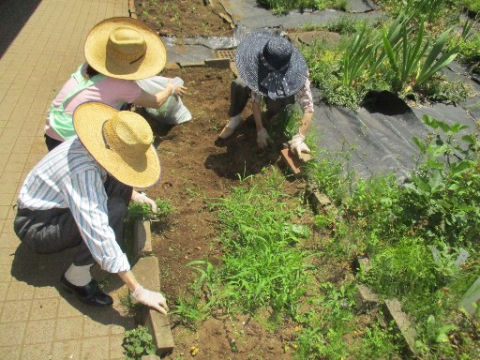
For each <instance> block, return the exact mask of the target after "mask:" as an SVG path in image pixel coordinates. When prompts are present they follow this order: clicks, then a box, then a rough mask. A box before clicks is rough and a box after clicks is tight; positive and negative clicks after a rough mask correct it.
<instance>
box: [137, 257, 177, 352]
mask: <svg viewBox="0 0 480 360" xmlns="http://www.w3.org/2000/svg"><path fill="white" fill-rule="evenodd" d="M133 272H134V274H135V277H136V278H137V280H138V282H139V283H140V284H142V286H143V287H145V288H146V289H149V290H152V291H160V275H159V273H160V268H159V265H158V259H157V258H156V257H154V256H147V257H142V258H140V259H139V260H138V261H137V263H136V264H135V266H134V267H133ZM137 322H139V323H140V324H141V325H144V326H146V327H148V329H149V331H150V333H151V334H152V337H153V341H154V343H155V345H156V346H157V348H158V350H157V355H159V356H163V355H165V354H168V353H170V352H171V351H172V350H173V348H174V341H173V335H172V332H171V328H170V324H169V321H168V317H167V316H166V315H163V314H160V313H159V312H157V311H155V310H152V309H150V308H148V307H143V308H142V311H141V312H140V314H138V316H137Z"/></svg>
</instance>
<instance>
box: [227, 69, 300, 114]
mask: <svg viewBox="0 0 480 360" xmlns="http://www.w3.org/2000/svg"><path fill="white" fill-rule="evenodd" d="M251 91H252V90H250V88H249V87H248V86H247V84H245V82H244V81H243V80H242V79H240V78H236V79H235V80H233V81H232V83H231V84H230V109H229V110H228V116H230V117H233V116H236V115H239V114H241V113H242V111H243V109H245V106H246V105H247V102H248V99H250V96H251ZM294 102H295V97H294V96H289V97H287V98H283V99H277V100H272V99H270V98H268V97H265V104H266V106H267V111H268V115H267V116H268V117H272V116H274V115H276V114H278V113H279V112H280V111H282V110H283V109H284V108H285V107H286V106H287V105H290V104H293V103H294Z"/></svg>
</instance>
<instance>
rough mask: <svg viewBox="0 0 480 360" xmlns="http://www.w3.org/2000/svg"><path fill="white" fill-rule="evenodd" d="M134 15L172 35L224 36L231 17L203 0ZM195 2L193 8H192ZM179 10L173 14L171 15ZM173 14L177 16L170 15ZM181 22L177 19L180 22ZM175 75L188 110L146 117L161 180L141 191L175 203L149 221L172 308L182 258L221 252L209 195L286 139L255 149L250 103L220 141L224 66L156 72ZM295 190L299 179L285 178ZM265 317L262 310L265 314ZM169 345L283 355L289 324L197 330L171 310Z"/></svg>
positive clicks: (227, 324) (275, 158) (207, 325)
mask: <svg viewBox="0 0 480 360" xmlns="http://www.w3.org/2000/svg"><path fill="white" fill-rule="evenodd" d="M135 7H136V13H137V16H138V18H139V20H141V21H143V22H145V23H146V24H148V25H149V26H151V27H152V28H153V29H155V30H157V31H158V32H159V33H160V34H161V35H175V36H177V37H182V36H184V37H191V36H197V35H202V36H228V35H229V34H231V29H230V24H229V23H227V22H226V21H224V20H223V18H221V17H220V16H219V15H218V14H219V13H220V12H221V11H222V9H221V8H219V7H218V5H215V2H213V3H212V5H210V6H205V5H204V1H203V0H190V1H178V0H177V1H161V2H160V1H156V2H154V1H148V0H135ZM193 9H195V11H193ZM177 14H180V15H177ZM178 16H180V19H178V18H177V17H178ZM180 25H181V26H180ZM162 75H163V76H168V77H175V76H179V77H181V78H182V79H183V80H184V82H185V86H186V87H187V88H188V95H186V96H184V97H183V102H184V104H185V105H186V106H187V107H188V109H189V110H190V111H191V113H192V115H193V119H192V120H191V121H189V122H187V123H184V124H181V125H176V126H165V125H161V124H158V123H155V122H154V121H152V120H149V122H150V124H151V126H152V128H153V130H154V133H155V135H156V136H157V143H158V153H159V156H160V160H161V163H162V180H161V181H160V183H159V184H158V185H156V186H155V187H154V188H151V189H149V190H148V195H149V196H150V197H152V198H157V197H158V198H161V199H166V200H167V201H168V202H169V204H171V205H172V206H173V208H174V211H173V213H172V214H171V216H170V217H169V219H168V221H167V225H166V226H167V227H166V228H164V227H163V226H164V224H162V225H160V224H153V226H152V230H153V234H152V236H153V246H154V252H155V254H156V256H157V257H158V259H159V264H160V270H161V274H160V278H161V284H162V285H161V286H162V289H161V290H162V292H163V293H164V294H165V295H166V297H167V300H168V303H169V304H170V306H171V307H172V308H174V304H175V303H176V301H177V299H178V298H179V297H181V296H183V295H185V293H186V292H187V291H188V284H189V282H190V281H191V280H192V279H193V277H194V276H195V275H196V274H195V273H194V271H193V270H192V269H191V268H189V267H187V266H186V265H187V264H188V263H189V262H190V261H193V260H204V259H206V258H207V256H210V258H209V259H210V260H211V261H212V258H213V257H215V256H216V255H219V254H220V248H219V246H218V244H216V243H215V240H216V238H217V236H218V228H217V226H216V221H217V220H216V214H215V213H214V212H212V211H211V209H210V206H211V204H212V202H213V201H214V199H215V198H221V197H222V196H225V195H227V194H228V192H229V190H230V189H231V188H232V187H234V186H239V185H240V181H239V175H240V176H242V177H246V176H249V175H252V174H259V173H261V171H262V169H265V168H266V167H269V166H270V165H272V164H273V165H279V163H280V159H281V158H280V150H281V148H282V147H283V141H284V140H285V139H281V138H277V139H274V145H273V146H271V147H270V148H269V149H267V150H260V149H258V147H257V144H256V130H255V124H254V121H253V118H252V116H251V114H252V112H251V107H250V105H247V108H246V109H245V112H244V114H243V115H244V119H246V121H245V122H244V123H243V125H242V126H241V127H240V128H239V129H238V130H237V131H236V132H235V134H234V135H233V136H232V137H231V138H229V139H227V140H225V141H219V140H218V134H219V133H220V131H221V129H222V128H223V126H224V125H225V124H226V123H227V120H228V108H229V104H230V83H231V81H232V79H234V76H235V75H234V73H233V72H232V71H231V70H230V69H217V68H208V67H190V68H174V69H168V70H165V71H164V73H163V74H162ZM287 186H288V187H289V191H290V192H292V193H298V192H299V191H301V190H302V189H303V188H304V187H303V185H302V184H301V183H299V182H291V183H288V185H287ZM265 317H268V314H265ZM170 324H171V326H172V332H173V336H174V340H175V350H174V352H173V354H172V355H170V356H168V357H167V358H168V359H178V358H191V357H192V353H191V351H192V346H195V347H196V348H198V353H197V354H196V355H195V358H196V359H199V360H204V359H205V360H206V359H213V360H220V359H221V360H223V359H242V360H243V359H277V360H278V359H290V357H291V356H290V355H291V354H290V352H288V351H286V348H285V344H286V343H285V342H286V341H288V340H289V339H291V338H292V336H293V335H291V334H290V335H289V333H290V332H291V331H290V332H289V330H288V326H284V327H283V328H281V329H277V330H276V331H272V332H270V331H267V330H266V327H265V326H264V325H262V324H260V323H259V322H258V321H255V320H254V319H252V318H248V317H246V316H241V315H238V316H237V315H236V316H235V317H229V318H226V317H222V316H216V317H213V318H209V319H208V320H206V321H205V322H203V323H201V324H200V325H199V328H198V329H197V331H196V332H192V331H191V330H189V329H187V328H185V327H184V326H183V325H182V324H180V323H178V322H177V319H176V317H175V316H170Z"/></svg>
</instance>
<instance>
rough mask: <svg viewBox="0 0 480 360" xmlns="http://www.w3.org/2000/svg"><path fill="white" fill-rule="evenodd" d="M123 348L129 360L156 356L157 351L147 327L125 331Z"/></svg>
mask: <svg viewBox="0 0 480 360" xmlns="http://www.w3.org/2000/svg"><path fill="white" fill-rule="evenodd" d="M123 348H124V349H125V359H127V360H138V359H141V358H142V357H143V356H144V355H155V353H156V351H157V347H156V346H155V344H154V343H153V337H152V335H151V334H150V332H149V331H148V328H146V327H139V328H137V329H133V330H127V331H125V337H124V339H123Z"/></svg>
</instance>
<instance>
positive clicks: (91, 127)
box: [73, 102, 161, 188]
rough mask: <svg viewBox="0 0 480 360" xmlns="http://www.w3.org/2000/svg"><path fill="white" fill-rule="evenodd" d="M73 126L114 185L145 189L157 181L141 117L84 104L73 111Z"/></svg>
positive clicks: (146, 126)
mask: <svg viewBox="0 0 480 360" xmlns="http://www.w3.org/2000/svg"><path fill="white" fill-rule="evenodd" d="M73 125H74V127H75V131H76V132H77V135H78V138H79V139H80V141H81V142H82V144H83V145H84V146H85V148H86V149H87V150H88V152H89V153H90V154H91V155H92V156H93V157H94V158H95V160H96V161H97V162H98V163H99V164H100V165H101V166H102V167H103V168H104V169H105V170H106V171H107V172H108V173H109V174H111V175H112V176H113V177H115V178H116V179H117V180H118V181H120V182H122V183H124V184H126V185H129V186H132V187H135V188H147V187H150V186H152V185H154V184H155V183H156V182H157V181H158V180H159V179H160V173H161V167H160V160H159V158H158V154H157V151H156V149H155V148H154V146H153V145H152V143H153V133H152V129H151V127H150V125H149V124H148V122H147V121H146V120H145V119H144V118H143V117H142V116H141V115H139V114H137V113H134V112H132V111H118V110H117V109H115V108H112V107H110V106H108V105H105V104H103V103H99V102H87V103H84V104H81V105H79V106H78V107H77V109H76V110H75V112H74V114H73Z"/></svg>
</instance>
